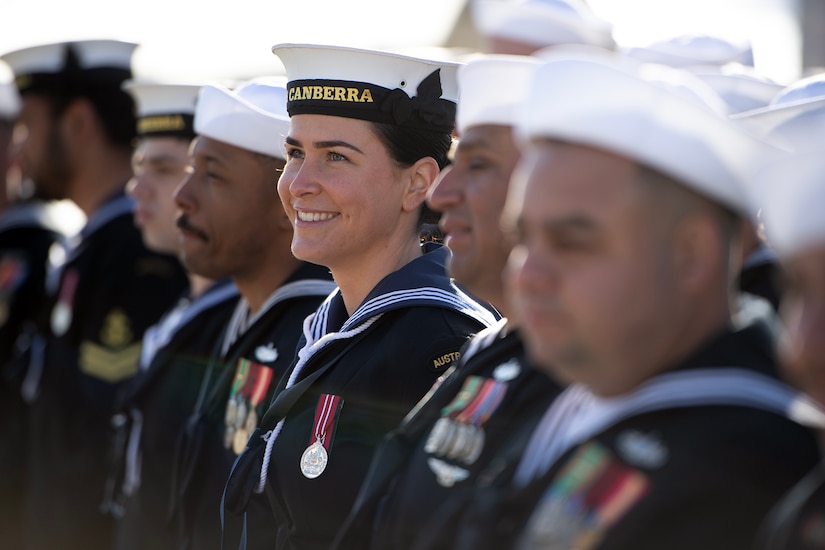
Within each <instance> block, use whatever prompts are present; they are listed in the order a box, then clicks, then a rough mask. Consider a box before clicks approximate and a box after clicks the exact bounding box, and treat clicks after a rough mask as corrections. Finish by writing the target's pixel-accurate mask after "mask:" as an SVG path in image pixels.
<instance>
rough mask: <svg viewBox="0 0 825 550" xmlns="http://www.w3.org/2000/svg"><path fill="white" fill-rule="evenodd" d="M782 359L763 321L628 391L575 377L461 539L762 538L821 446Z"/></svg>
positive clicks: (721, 545) (685, 541)
mask: <svg viewBox="0 0 825 550" xmlns="http://www.w3.org/2000/svg"><path fill="white" fill-rule="evenodd" d="M774 369H775V365H774V361H773V354H772V339H771V337H770V335H769V334H768V332H767V330H766V326H765V325H763V324H762V323H761V322H759V321H756V322H754V323H752V324H750V325H748V326H747V327H745V328H742V329H738V330H725V331H724V332H723V333H722V334H721V335H718V336H717V337H716V338H714V339H712V340H711V341H710V342H708V343H707V345H705V346H704V347H702V348H701V349H699V350H697V351H696V352H695V353H694V354H693V355H692V356H691V357H689V358H687V359H686V360H685V361H684V362H683V363H682V364H680V365H679V366H678V367H677V368H675V369H673V370H670V371H668V372H666V373H664V374H661V375H658V376H656V377H654V378H652V379H650V380H648V381H647V382H645V383H644V384H642V385H641V386H639V387H638V388H637V389H636V390H634V391H633V392H631V393H629V394H626V395H624V396H619V397H615V398H607V399H603V398H598V397H596V396H594V395H593V394H590V393H589V392H588V391H587V390H586V389H585V388H583V387H582V386H580V385H573V386H570V387H568V388H567V389H566V390H565V391H564V392H563V393H562V394H561V395H560V396H559V397H558V398H557V399H556V400H555V401H554V403H553V405H551V407H550V408H549V409H548V411H547V414H546V415H545V417H544V418H543V419H542V421H541V423H540V424H539V426H538V428H537V429H536V430H535V432H534V436H533V437H532V438H531V440H530V442H529V443H528V445H527V447H526V448H525V449H524V452H523V456H522V457H516V456H513V460H512V462H511V470H512V471H514V475H513V476H512V481H507V482H504V483H497V482H496V479H495V478H492V479H488V480H485V481H484V482H483V483H480V484H479V485H478V487H477V488H476V490H475V492H474V495H473V498H472V499H471V500H468V502H469V503H470V505H471V509H470V510H468V511H467V512H466V513H465V514H464V516H463V517H462V525H461V527H460V529H459V534H458V537H457V540H456V541H455V542H454V544H452V547H453V548H473V549H484V548H525V549H526V548H577V549H590V548H597V549H600V550H613V549H620V548H622V549H624V548H634V549H645V550H646V549H650V550H653V549H662V548H668V549H685V550H687V549H696V548H702V549H716V548H718V549H719V550H722V549H725V550H731V549H739V548H742V549H746V548H751V545H752V544H753V539H754V535H755V533H756V530H757V527H758V525H759V523H760V521H761V520H762V518H763V517H764V515H765V514H766V513H767V511H768V509H769V508H770V506H771V505H772V504H773V502H775V501H776V499H777V498H778V497H779V496H780V495H781V494H783V493H784V492H785V491H786V490H787V489H788V488H789V487H790V486H791V485H793V484H794V483H795V482H796V481H797V480H798V479H799V478H800V477H801V476H802V475H804V473H805V472H806V471H807V470H808V469H810V467H811V465H812V464H814V463H816V461H817V460H818V457H819V453H818V450H817V446H816V442H815V440H814V436H813V434H812V432H811V430H809V429H807V428H805V427H803V426H802V425H800V424H798V423H797V422H795V421H793V420H791V419H790V418H788V416H787V415H788V411H789V410H791V407H792V405H793V404H794V403H796V402H797V399H798V398H799V394H798V392H795V391H793V390H791V389H790V388H789V387H787V386H785V385H783V384H781V383H780V382H778V381H777V380H776V379H775V378H774V377H772V376H771V375H770V374H769V373H771V372H773V371H774ZM766 373H768V374H766ZM502 479H509V478H508V477H507V476H504V477H503V478H502Z"/></svg>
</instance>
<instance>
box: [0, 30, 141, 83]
mask: <svg viewBox="0 0 825 550" xmlns="http://www.w3.org/2000/svg"><path fill="white" fill-rule="evenodd" d="M69 47H71V49H72V50H73V51H74V53H75V54H76V57H77V63H78V68H79V69H80V70H82V71H85V70H91V69H116V70H120V71H124V72H127V73H130V72H131V64H132V54H133V53H134V50H135V48H136V47H137V44H134V43H132V42H123V41H120V40H79V41H75V42H56V43H52V44H42V45H38V46H31V47H28V48H22V49H19V50H15V51H12V52H8V53H6V54H3V55H2V56H0V59H3V60H4V61H5V62H6V63H8V65H9V66H10V67H11V69H12V71H13V72H14V76H15V80H16V81H17V85H18V88H20V90H21V91H25V90H26V89H27V88H28V87H29V85H30V83H32V81H33V80H34V82H35V83H36V79H37V77H38V76H42V75H56V74H59V73H62V72H63V71H64V70H65V69H66V66H65V62H66V52H67V49H68V48H69Z"/></svg>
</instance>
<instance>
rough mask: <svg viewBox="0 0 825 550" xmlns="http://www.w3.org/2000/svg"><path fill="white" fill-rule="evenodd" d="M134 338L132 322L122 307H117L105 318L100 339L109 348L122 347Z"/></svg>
mask: <svg viewBox="0 0 825 550" xmlns="http://www.w3.org/2000/svg"><path fill="white" fill-rule="evenodd" d="M132 339H133V334H132V328H131V323H130V322H129V318H128V317H127V316H126V314H125V313H123V310H122V309H118V308H115V309H113V310H112V311H110V312H109V315H107V316H106V318H105V319H103V328H102V329H100V341H101V343H103V345H104V346H106V347H108V348H120V347H123V346H125V345H126V344H128V343H129V342H131V341H132Z"/></svg>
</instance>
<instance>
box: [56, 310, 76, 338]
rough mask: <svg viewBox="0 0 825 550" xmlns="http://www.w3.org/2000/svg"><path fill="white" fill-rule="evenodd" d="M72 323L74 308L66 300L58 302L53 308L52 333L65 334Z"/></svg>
mask: <svg viewBox="0 0 825 550" xmlns="http://www.w3.org/2000/svg"><path fill="white" fill-rule="evenodd" d="M71 325H72V308H71V306H69V304H67V303H66V302H57V304H55V306H54V309H53V310H52V333H53V334H54V335H55V336H63V335H64V334H66V331H68V330H69V327H70V326H71Z"/></svg>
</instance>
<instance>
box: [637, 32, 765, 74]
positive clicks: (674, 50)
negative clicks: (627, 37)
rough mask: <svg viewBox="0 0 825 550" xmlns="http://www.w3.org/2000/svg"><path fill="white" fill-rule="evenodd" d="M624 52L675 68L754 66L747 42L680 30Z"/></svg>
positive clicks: (751, 51) (646, 60) (751, 50)
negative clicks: (682, 32) (675, 33)
mask: <svg viewBox="0 0 825 550" xmlns="http://www.w3.org/2000/svg"><path fill="white" fill-rule="evenodd" d="M625 54H626V55H627V56H628V57H632V58H633V59H637V60H639V61H641V62H642V63H658V64H660V65H667V66H669V67H677V68H696V67H705V68H707V67H721V66H723V65H727V64H728V63H741V64H743V65H750V66H753V49H752V47H751V44H750V43H749V42H747V41H742V42H735V41H732V40H727V39H725V38H722V37H719V36H711V35H707V34H682V35H679V36H674V37H672V38H668V39H666V40H660V41H658V42H653V43H652V44H649V45H647V46H642V47H634V48H628V49H627V50H626V51H625Z"/></svg>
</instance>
